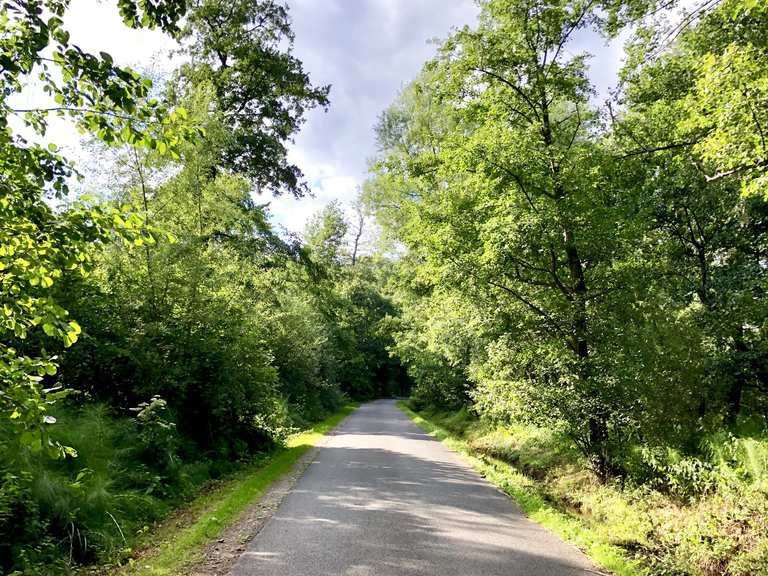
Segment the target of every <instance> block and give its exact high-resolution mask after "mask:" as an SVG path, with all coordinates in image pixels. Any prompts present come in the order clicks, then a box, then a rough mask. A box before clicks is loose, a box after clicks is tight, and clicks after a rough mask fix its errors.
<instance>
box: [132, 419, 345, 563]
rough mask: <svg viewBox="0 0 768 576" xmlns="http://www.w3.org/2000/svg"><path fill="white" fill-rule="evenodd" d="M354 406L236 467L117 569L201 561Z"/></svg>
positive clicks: (153, 535)
mask: <svg viewBox="0 0 768 576" xmlns="http://www.w3.org/2000/svg"><path fill="white" fill-rule="evenodd" d="M356 408H357V406H356V405H348V406H345V407H344V408H342V409H341V410H340V411H339V412H337V413H336V414H334V415H333V416H330V417H329V418H327V419H325V420H323V421H321V422H318V423H317V424H315V425H314V426H313V427H312V428H310V429H309V430H306V431H304V432H301V433H299V434H295V435H293V436H291V437H290V438H289V439H288V441H287V442H286V445H285V447H283V448H280V449H278V450H277V451H276V452H274V453H273V454H271V455H270V456H269V457H268V458H267V459H265V460H263V461H261V462H258V463H256V464H254V465H253V466H251V467H247V468H245V469H243V470H241V471H239V472H238V473H237V474H235V476H234V477H233V478H231V479H230V480H228V481H227V482H226V483H224V484H223V485H222V486H220V487H217V488H216V489H215V490H212V491H210V492H207V493H205V494H202V495H201V496H199V497H198V498H196V499H195V500H194V501H193V502H191V503H190V504H189V505H188V506H187V507H185V508H184V510H183V511H182V512H181V514H182V515H183V516H184V517H185V524H186V525H185V527H183V528H182V529H180V530H179V529H178V525H177V524H169V525H166V526H164V527H162V528H160V529H159V530H158V532H157V533H154V534H152V541H153V542H154V544H153V545H152V546H151V548H150V549H148V550H147V551H146V552H144V553H142V554H141V556H140V558H138V559H136V560H134V561H131V562H130V564H129V565H128V566H126V567H125V568H123V569H122V570H121V571H120V572H119V573H120V574H121V575H125V576H173V575H177V574H183V573H184V572H183V569H184V568H185V567H186V566H189V565H190V564H193V563H195V562H196V561H198V560H200V559H201V556H202V551H203V549H204V547H205V545H206V544H208V543H209V542H211V541H212V540H215V539H216V538H218V537H219V535H220V534H221V533H222V532H223V531H224V530H225V529H226V528H228V527H229V526H231V525H232V524H234V523H235V522H236V521H237V519H238V518H239V517H240V515H241V514H242V512H243V511H244V510H245V509H246V508H248V506H249V505H250V504H251V503H253V502H255V501H256V500H257V499H258V498H259V497H261V495H262V494H264V492H265V491H266V489H267V488H268V487H269V486H270V485H271V484H272V483H273V482H274V481H275V480H277V479H278V478H280V477H281V476H282V475H283V474H285V473H287V472H288V471H290V470H291V468H292V467H293V465H294V464H295V463H296V461H297V460H298V459H299V458H300V457H301V456H302V455H303V454H305V453H306V452H307V451H308V450H309V449H310V448H312V447H313V446H314V445H315V444H317V443H318V442H319V441H320V439H321V438H322V437H323V436H324V435H325V434H326V433H327V432H329V431H330V430H331V429H333V428H334V427H336V426H337V425H338V424H339V423H340V422H341V421H342V420H344V418H346V417H347V416H348V415H349V414H350V413H352V412H353V411H354V410H355V409H356Z"/></svg>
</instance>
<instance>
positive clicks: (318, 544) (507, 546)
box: [231, 400, 596, 576]
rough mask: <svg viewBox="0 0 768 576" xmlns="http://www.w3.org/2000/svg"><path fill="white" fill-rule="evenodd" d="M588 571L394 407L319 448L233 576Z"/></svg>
mask: <svg viewBox="0 0 768 576" xmlns="http://www.w3.org/2000/svg"><path fill="white" fill-rule="evenodd" d="M595 573H596V571H595V569H594V567H593V566H592V565H591V564H590V562H589V561H588V560H587V559H586V557H585V556H584V555H583V554H582V553H581V552H579V551H578V550H577V549H576V548H574V547H573V546H570V545H568V544H565V543H563V542H562V541H560V540H559V539H558V538H556V537H555V536H554V535H552V534H551V533H549V532H548V531H547V530H545V529H544V528H542V527H541V526H539V525H538V524H536V523H534V522H532V521H530V520H528V519H526V518H525V516H523V514H522V513H521V512H520V511H519V509H518V508H517V507H516V506H515V505H514V504H513V503H512V502H511V501H510V500H509V499H508V498H507V497H506V496H505V495H504V494H502V493H501V492H499V491H498V490H496V488H494V487H493V486H491V485H490V484H489V483H488V482H486V481H485V480H483V479H482V478H481V477H480V476H479V475H478V474H477V473H476V472H475V471H474V470H472V469H471V468H470V467H469V466H468V465H467V464H465V463H464V462H463V461H462V460H461V459H460V458H459V457H458V456H457V455H456V454H455V453H453V452H451V451H450V450H448V449H447V448H446V447H445V446H444V445H443V444H441V443H440V442H438V441H437V440H434V439H433V438H431V437H430V436H428V435H426V434H425V433H424V432H423V431H422V430H421V429H419V428H418V427H417V426H416V425H415V424H413V423H412V422H411V421H410V419H409V418H408V417H407V416H406V415H405V414H403V413H402V412H401V411H400V410H398V408H397V407H396V406H395V403H394V402H393V401H390V400H381V401H377V402H372V403H370V404H366V405H364V406H362V407H361V408H360V409H358V410H357V411H356V412H355V413H353V414H352V415H351V416H350V417H349V418H347V420H346V421H345V422H344V423H343V424H342V425H341V426H340V427H339V428H338V429H337V430H336V432H335V433H334V434H333V435H332V436H331V437H330V438H329V439H328V441H327V443H326V444H325V445H324V446H323V447H322V448H320V450H319V451H318V452H317V455H316V456H315V459H314V461H313V462H312V464H311V465H310V466H309V468H307V470H306V472H305V473H304V475H303V476H302V477H301V479H299V481H298V482H297V484H296V485H295V487H294V489H293V490H292V491H291V493H290V494H288V496H287V497H286V498H285V500H283V502H282V504H281V505H280V507H279V508H278V509H277V510H276V511H275V514H274V516H273V517H272V518H271V519H270V520H269V521H268V522H267V524H266V525H265V526H264V527H263V529H262V530H261V531H260V532H259V533H258V534H257V536H256V537H255V538H254V539H253V540H252V541H251V542H250V543H249V544H248V546H247V548H246V550H245V552H244V553H243V555H242V556H241V557H240V558H239V559H238V561H237V562H236V563H235V565H234V567H233V569H232V572H231V576H340V575H345V576H369V575H376V576H404V575H411V574H413V575H425V576H426V575H429V576H431V575H435V576H437V575H439V576H447V575H456V576H497V575H498V576H502V575H503V576H515V575H520V576H555V575H564V576H570V575H579V576H581V575H587V574H595Z"/></svg>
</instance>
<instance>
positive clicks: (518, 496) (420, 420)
mask: <svg viewBox="0 0 768 576" xmlns="http://www.w3.org/2000/svg"><path fill="white" fill-rule="evenodd" d="M398 406H399V407H400V409H401V410H402V411H403V412H405V413H406V414H407V415H408V416H409V417H410V418H411V419H412V420H413V421H414V422H415V423H416V424H417V425H418V426H419V427H420V428H422V429H423V430H424V431H426V432H427V433H429V434H430V435H431V436H433V437H435V438H437V439H438V440H440V441H442V442H443V443H444V444H445V445H446V446H448V447H449V448H450V449H451V450H454V451H456V452H458V453H460V454H461V455H462V456H463V457H464V458H465V459H466V460H467V462H468V463H469V464H471V465H472V467H473V468H475V470H477V471H478V472H480V473H481V474H483V475H484V476H485V478H486V480H488V481H489V482H491V483H492V484H494V485H495V486H498V487H499V488H501V489H502V490H504V492H505V493H506V494H508V495H509V496H511V497H512V498H513V499H514V500H515V501H516V502H517V503H518V505H519V506H520V508H522V510H523V512H524V513H525V514H526V515H527V516H528V517H529V518H531V519H532V520H534V521H536V522H538V523H539V524H541V525H542V526H544V527H546V528H548V529H549V530H551V531H552V532H554V533H555V534H557V535H558V536H560V537H561V538H562V539H564V540H566V541H567V542H570V543H571V544H574V545H576V546H578V547H579V548H580V549H581V550H583V551H584V552H585V553H586V554H587V555H588V556H589V557H590V558H591V559H592V560H593V561H594V562H595V564H597V565H598V566H600V567H601V568H603V569H605V570H608V571H610V572H612V573H613V574H616V575H618V576H641V575H644V574H647V571H645V570H644V569H643V568H642V567H641V566H640V565H639V563H638V562H636V561H633V560H631V559H630V558H628V557H627V556H626V555H625V553H624V551H623V550H622V549H621V548H619V547H618V546H615V545H614V544H612V543H611V540H610V535H609V534H608V533H607V532H606V531H603V530H594V529H593V528H591V527H588V526H587V525H585V523H584V522H582V521H581V520H580V519H579V518H577V517H574V516H572V515H570V514H568V513H566V512H563V511H560V510H558V509H556V508H555V507H554V506H552V505H551V504H550V503H549V502H547V500H546V499H545V498H544V496H543V493H542V492H541V491H540V490H539V489H538V487H537V484H536V482H535V481H533V480H532V479H531V478H529V477H527V476H525V475H524V474H522V473H521V472H519V471H518V470H516V469H515V468H514V466H512V465H511V464H508V463H506V462H503V461H502V460H499V459H497V458H493V457H490V456H487V455H481V456H480V455H478V454H477V452H476V451H474V450H472V448H471V447H470V443H469V442H468V441H467V440H466V439H463V438H462V437H460V436H459V435H458V434H457V433H456V432H457V431H459V430H461V428H463V427H464V425H465V423H464V422H458V423H457V422H455V421H452V420H449V421H448V422H447V425H448V427H449V428H450V430H449V429H447V428H446V427H443V426H442V425H440V424H436V423H435V422H433V421H430V420H428V419H426V418H424V417H422V416H421V415H419V414H417V413H416V412H414V411H413V410H411V409H410V408H409V407H408V406H407V404H406V403H405V402H399V403H398ZM462 418H463V417H462ZM454 419H455V418H454ZM441 424H442V422H441Z"/></svg>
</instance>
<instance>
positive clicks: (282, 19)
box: [181, 0, 329, 197]
mask: <svg viewBox="0 0 768 576" xmlns="http://www.w3.org/2000/svg"><path fill="white" fill-rule="evenodd" d="M181 38H182V40H183V41H184V42H185V51H186V53H187V54H188V55H189V56H190V58H191V61H190V63H189V64H188V65H186V66H184V67H183V69H182V78H183V79H185V80H186V81H187V82H189V83H191V84H192V85H195V86H198V85H200V84H202V83H210V85H211V86H212V87H213V90H214V94H215V97H216V99H215V102H216V108H217V110H218V112H219V114H221V117H222V121H223V122H224V124H225V126H226V127H227V129H228V133H229V137H228V139H227V141H226V142H224V143H223V148H222V150H221V158H220V161H219V164H218V165H217V167H220V168H223V169H228V170H232V171H235V172H237V173H240V174H245V175H247V176H248V177H249V178H250V179H251V180H252V181H253V182H254V184H255V185H256V186H257V189H258V190H259V191H260V192H261V191H269V192H272V193H274V194H280V193H281V192H283V191H286V192H288V193H290V194H293V195H294V196H297V197H298V196H303V195H304V194H305V193H306V191H307V187H306V184H305V183H304V182H303V181H302V174H301V170H300V169H299V168H298V167H297V166H296V165H294V164H292V163H291V162H290V161H289V160H288V156H287V149H286V143H287V141H288V140H289V139H290V138H291V137H292V136H293V135H294V134H295V133H296V132H297V131H298V129H299V127H300V126H301V124H302V122H303V121H304V114H305V112H306V111H307V110H310V109H312V108H314V107H316V106H321V107H324V106H327V104H328V91H329V87H328V86H321V87H315V86H313V85H312V84H311V83H310V80H309V76H308V75H307V74H306V72H304V69H303V66H302V63H301V61H300V60H298V59H297V58H295V57H294V56H293V55H292V54H291V48H292V45H293V32H292V31H291V26H290V18H289V15H288V8H287V7H286V6H284V5H283V4H281V3H280V2H277V1H276V0H234V1H224V0H194V1H193V2H191V8H190V13H189V16H188V18H187V21H186V26H185V27H184V29H183V31H182V34H181Z"/></svg>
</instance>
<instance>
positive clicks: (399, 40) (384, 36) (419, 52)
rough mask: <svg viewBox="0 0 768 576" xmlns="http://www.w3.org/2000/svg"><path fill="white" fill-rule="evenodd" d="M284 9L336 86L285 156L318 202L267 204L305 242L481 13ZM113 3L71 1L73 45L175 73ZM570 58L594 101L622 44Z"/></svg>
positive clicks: (67, 133)
mask: <svg viewBox="0 0 768 576" xmlns="http://www.w3.org/2000/svg"><path fill="white" fill-rule="evenodd" d="M287 2H288V5H289V7H290V13H291V19H292V24H293V30H294V33H295V36H296V40H295V45H294V54H295V55H296V56H297V57H298V58H299V59H300V60H302V62H303V63H304V67H305V70H306V71H307V72H308V73H309V75H310V78H311V79H312V82H313V83H314V84H316V85H325V84H330V85H331V92H330V102H331V104H330V108H329V109H328V111H327V112H324V111H322V110H313V111H311V112H310V113H309V114H308V115H307V118H306V122H305V124H304V125H303V127H302V130H301V132H300V133H299V134H298V135H297V136H296V138H295V141H294V142H293V143H291V144H290V147H289V150H290V153H289V154H290V155H289V157H290V159H291V160H292V161H293V162H294V163H296V164H297V165H298V166H299V167H300V168H301V170H302V171H303V172H304V174H305V176H306V180H307V182H308V184H309V186H310V189H311V190H312V194H313V195H312V197H307V198H302V199H299V200H296V199H293V198H290V197H287V196H284V197H279V198H275V199H269V198H265V199H264V201H269V202H270V209H271V212H272V218H273V221H274V222H275V223H276V224H278V225H280V226H283V227H285V228H286V229H287V230H288V231H290V232H299V233H300V232H301V231H302V230H303V228H304V225H305V223H306V221H307V219H308V218H309V217H310V216H311V215H312V214H314V213H315V212H317V211H318V210H319V209H321V208H322V207H323V206H324V205H326V204H327V203H329V202H331V201H332V200H339V201H340V202H342V204H344V205H345V206H349V204H350V203H351V202H352V201H353V200H354V198H355V196H356V191H357V189H358V187H359V186H360V185H361V184H362V183H363V181H364V180H365V178H366V171H367V164H368V160H369V159H370V158H371V157H372V156H373V154H374V153H375V135H374V126H375V125H376V121H377V118H378V116H379V114H380V113H381V112H382V111H383V110H384V109H385V108H386V107H387V106H388V105H389V104H390V103H392V101H393V100H394V99H395V98H396V96H397V94H398V92H399V91H400V90H401V89H402V88H403V87H404V86H405V85H406V84H407V83H408V82H409V81H410V80H412V79H413V78H415V77H416V75H417V74H418V72H419V70H420V69H421V67H422V65H423V64H424V62H426V61H427V60H428V59H429V58H430V57H432V56H433V55H434V54H435V51H436V46H435V44H434V42H431V41H433V40H435V39H444V38H446V37H447V36H448V35H449V34H450V31H451V29H452V28H460V27H462V26H464V25H466V24H469V25H472V24H473V23H474V22H475V21H476V18H477V14H478V8H477V6H476V4H475V2H474V1H473V0H287ZM116 4H117V3H116V2H114V1H112V0H110V1H97V0H73V2H72V4H71V9H70V11H69V12H68V15H67V18H66V20H65V25H66V26H67V28H68V29H69V30H70V32H71V34H72V40H73V41H74V42H75V43H77V44H78V45H80V46H81V47H82V48H83V49H85V50H89V51H94V52H98V51H105V52H109V53H110V54H111V55H112V57H113V58H114V59H115V61H116V62H118V63H120V64H124V65H130V66H133V67H135V68H138V69H146V68H148V67H154V68H167V69H170V68H172V67H174V65H175V62H174V61H173V59H172V58H171V57H169V54H168V51H169V50H170V49H172V48H173V46H174V43H173V41H172V40H170V39H169V38H168V37H166V36H165V35H163V34H162V33H161V32H159V31H147V30H139V31H136V30H130V29H128V28H126V27H125V26H124V25H123V24H122V22H121V20H120V18H119V16H118V13H117V9H116ZM570 50H571V51H572V52H574V53H575V52H580V51H584V50H586V51H588V52H590V53H591V54H592V55H593V58H592V61H591V72H590V76H591V79H592V81H593V83H594V84H595V85H596V87H597V89H598V96H597V98H598V99H600V98H604V97H605V96H606V95H607V89H608V88H609V87H610V86H612V85H613V84H614V83H615V78H616V75H617V73H618V69H619V67H620V63H621V56H622V50H621V42H620V41H618V42H614V43H612V44H611V45H606V44H605V41H604V40H603V39H601V38H599V37H597V36H596V35H595V34H593V33H588V32H585V33H582V34H580V35H579V36H576V37H575V38H574V40H573V42H572V45H571V46H570ZM27 98H29V99H30V100H31V99H34V98H35V95H34V94H31V95H28V96H27ZM24 104H30V105H31V104H32V102H24ZM49 136H50V137H52V139H53V140H54V141H56V142H59V143H61V142H63V143H65V145H66V148H65V150H66V149H68V150H67V151H68V152H70V153H72V152H74V154H73V155H74V156H82V149H80V150H78V137H77V134H76V132H75V131H74V129H73V128H71V127H68V126H65V125H57V126H54V127H53V130H52V132H51V133H49Z"/></svg>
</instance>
